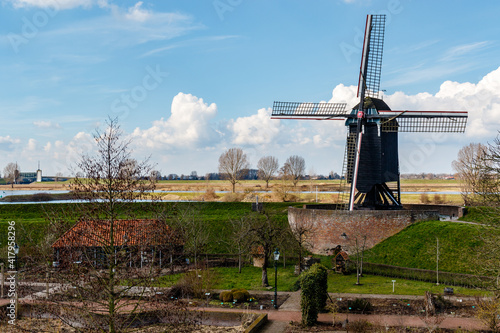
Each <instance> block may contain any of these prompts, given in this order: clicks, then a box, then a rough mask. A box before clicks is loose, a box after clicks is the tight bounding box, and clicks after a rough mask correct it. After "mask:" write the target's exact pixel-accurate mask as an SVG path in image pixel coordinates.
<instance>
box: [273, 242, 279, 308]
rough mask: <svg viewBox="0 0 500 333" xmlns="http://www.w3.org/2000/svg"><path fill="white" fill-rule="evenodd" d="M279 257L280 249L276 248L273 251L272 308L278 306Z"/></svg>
mask: <svg viewBox="0 0 500 333" xmlns="http://www.w3.org/2000/svg"><path fill="white" fill-rule="evenodd" d="M279 258H280V251H278V248H276V250H275V251H274V308H275V309H277V308H278V260H279Z"/></svg>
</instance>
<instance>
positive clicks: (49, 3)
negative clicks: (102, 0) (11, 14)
mask: <svg viewBox="0 0 500 333" xmlns="http://www.w3.org/2000/svg"><path fill="white" fill-rule="evenodd" d="M12 3H13V5H14V7H39V8H54V9H72V8H76V7H86V8H88V7H91V6H92V5H93V4H94V3H96V1H94V0H12Z"/></svg>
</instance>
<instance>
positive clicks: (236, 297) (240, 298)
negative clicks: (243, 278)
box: [219, 288, 250, 303]
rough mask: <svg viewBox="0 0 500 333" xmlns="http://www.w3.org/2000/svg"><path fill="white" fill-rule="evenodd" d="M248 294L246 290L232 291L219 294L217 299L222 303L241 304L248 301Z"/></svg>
mask: <svg viewBox="0 0 500 333" xmlns="http://www.w3.org/2000/svg"><path fill="white" fill-rule="evenodd" d="M249 298H250V293H249V292H248V290H246V289H243V288H241V289H232V290H230V291H229V290H226V291H223V292H221V293H220V295H219V299H220V300H221V301H223V302H233V301H234V302H238V303H243V302H246V301H248V299H249Z"/></svg>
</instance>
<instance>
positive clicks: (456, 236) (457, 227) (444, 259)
mask: <svg viewBox="0 0 500 333" xmlns="http://www.w3.org/2000/svg"><path fill="white" fill-rule="evenodd" d="M480 228H481V227H480V226H478V225H473V224H465V223H457V222H445V221H426V222H418V223H415V224H413V225H411V226H409V227H407V228H406V229H404V230H402V231H401V232H399V233H398V234H396V235H394V236H392V237H390V238H388V239H386V240H384V241H383V242H381V243H379V244H377V245H376V246H374V247H373V248H372V249H370V250H368V251H366V253H365V261H367V262H371V263H378V264H386V265H393V266H400V267H410V268H421V269H431V270H432V269H436V246H437V241H436V239H439V270H441V271H445V272H454V273H466V274H474V273H476V272H475V271H474V268H475V267H476V263H475V262H474V261H475V260H478V259H479V258H476V256H475V254H474V253H475V251H474V250H475V249H477V248H478V247H479V246H481V244H482V242H481V240H480V238H479V231H480Z"/></svg>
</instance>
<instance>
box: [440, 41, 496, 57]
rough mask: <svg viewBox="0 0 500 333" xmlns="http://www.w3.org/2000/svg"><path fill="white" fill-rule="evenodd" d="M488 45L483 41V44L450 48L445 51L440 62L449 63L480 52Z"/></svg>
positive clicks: (476, 43) (477, 43)
mask: <svg viewBox="0 0 500 333" xmlns="http://www.w3.org/2000/svg"><path fill="white" fill-rule="evenodd" d="M490 44H491V43H490V42H487V41H483V42H475V43H469V44H463V45H457V46H454V47H452V48H450V49H449V50H448V51H446V53H445V54H444V56H443V58H442V59H441V60H443V61H450V60H452V59H454V58H457V57H460V56H463V55H465V54H468V53H471V52H474V51H478V50H481V49H483V48H485V47H486V46H488V45H490Z"/></svg>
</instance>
